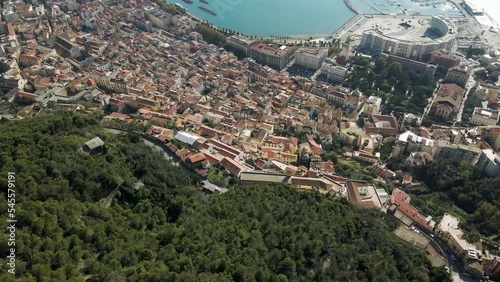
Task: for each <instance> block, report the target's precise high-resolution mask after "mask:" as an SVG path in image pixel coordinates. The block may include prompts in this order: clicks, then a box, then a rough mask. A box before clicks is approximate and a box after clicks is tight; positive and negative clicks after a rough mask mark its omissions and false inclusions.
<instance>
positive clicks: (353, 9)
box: [344, 0, 362, 15]
mask: <svg viewBox="0 0 500 282" xmlns="http://www.w3.org/2000/svg"><path fill="white" fill-rule="evenodd" d="M344 3H345V5H346V6H347V8H349V10H351V11H353V13H355V14H356V15H359V14H362V13H360V12H359V11H358V10H356V7H354V5H352V3H351V0H344Z"/></svg>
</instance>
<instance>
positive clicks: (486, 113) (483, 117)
mask: <svg viewBox="0 0 500 282" xmlns="http://www.w3.org/2000/svg"><path fill="white" fill-rule="evenodd" d="M498 118H499V114H498V112H497V111H492V110H488V109H483V108H479V107H476V108H474V112H473V113H472V117H471V119H470V121H469V122H470V123H471V124H475V125H496V124H497V123H498Z"/></svg>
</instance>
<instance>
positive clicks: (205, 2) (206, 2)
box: [200, 0, 208, 4]
mask: <svg viewBox="0 0 500 282" xmlns="http://www.w3.org/2000/svg"><path fill="white" fill-rule="evenodd" d="M200 2H201V3H204V4H208V1H207V0H200Z"/></svg>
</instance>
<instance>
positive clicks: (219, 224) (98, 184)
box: [0, 113, 447, 282]
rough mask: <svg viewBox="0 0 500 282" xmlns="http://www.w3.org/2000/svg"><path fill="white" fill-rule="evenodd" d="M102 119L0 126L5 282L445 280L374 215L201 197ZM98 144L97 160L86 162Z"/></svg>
mask: <svg viewBox="0 0 500 282" xmlns="http://www.w3.org/2000/svg"><path fill="white" fill-rule="evenodd" d="M97 120H98V119H97V118H94V117H92V116H83V115H79V114H75V115H69V114H65V113H63V114H59V115H55V116H46V117H38V118H37V119H30V120H24V121H19V122H12V121H10V122H4V123H2V124H0V132H1V134H0V186H1V187H2V190H1V191H2V195H3V197H2V199H3V201H6V194H5V191H6V186H7V172H10V171H12V172H15V173H16V218H17V220H18V222H17V227H18V229H17V233H16V236H17V237H16V258H17V260H18V261H17V264H16V273H17V274H16V278H14V277H13V276H12V275H11V274H9V273H7V266H6V260H5V259H4V258H5V256H2V257H1V259H0V263H1V265H2V272H1V274H0V281H384V282H385V281H446V279H447V275H446V273H445V272H444V271H443V270H442V269H435V268H432V267H430V265H429V263H428V261H427V259H426V258H425V255H424V253H422V252H420V251H418V250H416V249H414V248H413V247H411V246H409V245H406V244H405V243H403V242H402V241H400V240H398V239H396V237H394V236H393V235H392V234H390V231H389V227H388V226H387V223H386V222H385V220H384V218H383V216H382V215H381V214H380V213H379V212H377V211H366V210H364V211H361V210H356V209H355V208H353V207H352V206H351V205H350V204H349V203H347V202H345V201H334V200H331V199H327V198H325V197H324V196H321V195H320V194H317V193H301V192H297V191H295V190H292V189H291V188H289V187H283V186H277V187H238V188H234V189H232V190H231V191H230V192H228V193H226V194H223V195H217V196H211V197H209V198H208V199H207V198H204V197H200V195H199V194H198V192H196V189H194V188H193V187H192V184H191V180H190V178H189V177H187V176H186V175H184V174H182V173H181V171H180V170H179V169H178V168H176V167H173V166H172V165H170V164H169V163H168V161H167V160H165V159H164V158H163V156H162V155H161V154H160V153H158V152H153V151H152V150H151V149H150V148H149V147H147V146H146V145H144V144H143V142H142V141H141V139H140V138H138V136H135V135H126V134H121V135H113V134H107V133H105V132H103V131H102V130H101V129H100V128H99V127H98V125H97V124H98V122H97ZM95 136H99V137H100V138H101V139H102V140H104V142H105V150H104V152H103V153H102V154H98V155H91V154H86V153H83V152H82V151H81V149H80V148H81V146H82V145H83V143H84V142H85V141H87V140H89V139H91V138H93V137H95ZM139 181H141V182H142V183H144V187H142V188H140V187H141V186H140V185H136V184H137V183H138V182H139ZM117 187H118V191H119V192H118V193H117V195H116V197H115V201H114V202H113V204H111V206H110V207H109V208H106V207H105V204H104V203H103V201H102V199H103V198H105V197H106V196H107V195H108V194H109V193H110V192H111V191H113V190H114V189H115V188H117ZM0 207H1V215H2V218H7V207H6V205H3V204H2V205H0ZM2 222H5V221H4V220H2ZM4 224H5V223H4ZM6 243H7V242H6V238H5V237H2V241H1V246H2V251H3V253H6V252H7V249H8V247H7V244H6Z"/></svg>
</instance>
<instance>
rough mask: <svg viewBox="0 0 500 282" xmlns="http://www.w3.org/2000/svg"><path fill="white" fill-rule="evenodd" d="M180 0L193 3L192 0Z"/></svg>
mask: <svg viewBox="0 0 500 282" xmlns="http://www.w3.org/2000/svg"><path fill="white" fill-rule="evenodd" d="M182 1H184V2H186V3H188V4H193V0H182Z"/></svg>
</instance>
